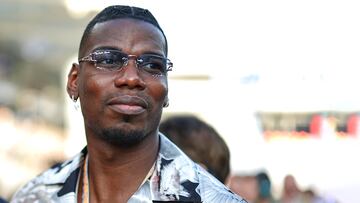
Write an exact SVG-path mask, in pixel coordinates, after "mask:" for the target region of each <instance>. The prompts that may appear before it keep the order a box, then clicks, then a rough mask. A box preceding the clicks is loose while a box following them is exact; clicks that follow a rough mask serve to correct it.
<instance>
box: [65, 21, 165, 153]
mask: <svg viewBox="0 0 360 203" xmlns="http://www.w3.org/2000/svg"><path fill="white" fill-rule="evenodd" d="M108 49H111V50H116V51H120V52H122V53H125V54H128V55H136V56H140V55H142V54H156V55H160V56H164V57H165V39H164V37H163V35H162V34H161V32H160V31H159V30H158V29H157V28H156V27H155V26H153V25H151V24H149V23H147V22H143V21H140V20H134V19H116V20H111V21H106V22H103V23H98V24H96V25H95V27H94V28H93V30H92V31H91V34H90V36H89V38H88V39H87V40H86V42H85V43H84V46H83V47H82V49H81V51H80V58H81V57H84V56H87V55H89V54H90V53H93V52H94V51H95V50H108ZM72 71H75V72H76V71H78V73H77V76H76V77H73V79H71V77H69V80H70V81H69V82H68V89H69V84H70V85H71V84H75V85H74V86H76V89H77V93H78V95H79V98H80V102H81V109H82V113H83V116H84V122H85V129H86V133H87V136H92V135H95V136H97V137H100V138H102V139H104V140H107V141H109V142H114V144H116V143H117V144H120V145H125V146H126V145H128V144H135V143H138V142H140V140H142V139H143V138H145V137H146V136H147V135H149V134H151V133H156V132H157V128H158V124H159V122H160V118H161V114H162V107H163V105H164V102H165V98H166V97H167V91H168V89H167V88H168V87H167V76H166V74H164V75H151V74H149V73H144V70H140V69H138V68H137V66H136V63H135V60H134V59H130V60H129V61H128V64H127V65H126V66H124V67H122V68H120V69H119V70H117V71H111V72H109V71H104V70H101V69H98V68H96V64H94V63H92V62H88V61H86V62H81V63H80V66H79V67H78V68H74V67H73V69H72ZM69 75H71V72H70V74H69ZM75 75H76V74H75ZM70 89H71V88H70ZM129 140H130V141H129Z"/></svg>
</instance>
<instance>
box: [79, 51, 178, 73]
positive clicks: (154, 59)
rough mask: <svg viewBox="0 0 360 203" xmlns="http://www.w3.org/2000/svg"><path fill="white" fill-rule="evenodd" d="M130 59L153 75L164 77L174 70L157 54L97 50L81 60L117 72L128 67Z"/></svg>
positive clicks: (101, 68) (170, 64)
mask: <svg viewBox="0 0 360 203" xmlns="http://www.w3.org/2000/svg"><path fill="white" fill-rule="evenodd" d="M130 59H134V60H135V64H136V67H137V68H139V69H140V70H142V71H145V72H147V73H150V74H152V75H164V74H166V73H167V72H168V71H171V70H172V67H173V63H172V62H171V61H170V60H169V59H168V58H165V57H162V56H160V55H156V54H142V55H140V56H136V55H128V54H125V53H123V52H121V51H117V50H97V51H95V52H93V53H91V54H89V55H88V56H85V57H83V58H81V59H79V63H80V62H92V63H94V65H95V67H96V68H97V69H99V70H103V71H117V70H120V69H121V68H122V67H125V66H127V64H128V63H129V60H130Z"/></svg>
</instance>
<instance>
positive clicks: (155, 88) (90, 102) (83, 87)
mask: <svg viewBox="0 0 360 203" xmlns="http://www.w3.org/2000/svg"><path fill="white" fill-rule="evenodd" d="M166 57H167V41H166V37H165V35H164V32H163V31H162V29H161V28H160V26H159V24H158V23H157V21H156V19H155V18H154V17H153V15H152V14H151V13H150V12H149V11H148V10H144V9H141V8H136V7H128V6H110V7H108V8H105V9H104V10H103V11H101V12H100V13H99V14H98V15H97V16H95V18H94V19H93V20H92V21H91V22H90V23H89V24H88V26H87V27H86V29H85V31H84V34H83V37H82V39H81V42H80V49H79V64H76V63H74V64H73V66H72V68H71V70H70V73H69V75H68V83H67V92H68V94H69V96H70V97H71V98H72V99H73V100H74V101H76V100H77V99H80V104H81V110H82V113H83V117H84V123H85V133H86V139H87V147H86V148H85V149H84V150H82V152H81V153H80V154H78V155H77V156H75V157H74V158H73V159H72V160H69V161H66V162H65V163H63V164H61V165H59V166H55V167H53V168H51V169H49V170H48V171H45V172H44V173H42V174H41V175H40V176H38V177H37V178H35V179H34V180H32V181H31V182H29V183H28V184H27V185H25V186H24V187H23V188H22V189H20V190H19V191H18V192H17V193H16V194H15V195H14V198H13V199H12V202H34V201H36V200H40V202H92V203H93V202H105V203H107V202H130V203H131V202H164V201H165V202H166V201H167V202H214V203H218V202H246V201H245V200H243V199H242V198H241V197H239V196H236V195H234V194H233V193H231V192H230V191H228V190H227V189H226V188H225V187H224V186H223V185H222V184H220V183H219V182H218V181H217V180H216V179H215V178H213V177H212V176H211V175H209V174H208V173H207V172H206V171H205V170H202V169H201V167H199V166H197V165H196V164H194V163H193V162H192V161H191V160H190V159H188V158H187V157H186V156H184V154H183V153H182V152H181V151H180V150H178V149H177V148H176V147H175V146H174V144H172V143H171V142H170V141H169V140H167V139H166V138H165V137H164V136H163V135H161V134H160V133H159V132H158V125H159V122H160V118H161V114H162V108H163V107H166V106H167V105H168V99H167V95H168V85H167V72H168V71H169V70H171V67H172V63H171V62H170V60H169V59H167V58H166Z"/></svg>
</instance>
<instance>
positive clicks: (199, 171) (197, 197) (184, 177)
mask: <svg viewBox="0 0 360 203" xmlns="http://www.w3.org/2000/svg"><path fill="white" fill-rule="evenodd" d="M160 145H161V146H160V153H159V157H158V161H157V171H158V173H157V174H159V176H160V177H158V178H156V179H155V180H157V181H159V180H160V183H159V185H160V186H159V190H156V192H155V193H160V194H158V196H160V199H161V197H165V196H166V197H169V196H175V197H177V198H175V199H180V200H186V201H194V202H204V203H215V202H216V203H217V202H222V203H236V202H240V203H246V201H245V200H244V199H243V198H241V197H239V196H238V195H236V194H234V193H233V192H231V191H230V190H229V189H228V188H227V187H226V186H225V185H223V184H222V183H221V182H220V181H218V180H217V179H216V178H215V177H213V176H212V175H211V174H209V173H208V172H207V171H206V170H205V169H203V168H202V167H201V166H199V165H198V164H196V163H194V162H193V161H192V160H191V159H190V158H189V157H188V156H186V155H185V154H184V153H183V152H182V151H181V150H180V149H179V148H178V147H176V146H175V145H174V144H173V143H172V142H171V141H169V140H168V139H167V138H165V137H164V136H162V135H161V144H160ZM162 200H163V199H162Z"/></svg>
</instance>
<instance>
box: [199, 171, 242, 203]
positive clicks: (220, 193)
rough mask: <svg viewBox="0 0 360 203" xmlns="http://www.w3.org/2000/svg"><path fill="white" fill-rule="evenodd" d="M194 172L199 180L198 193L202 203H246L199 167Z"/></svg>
mask: <svg viewBox="0 0 360 203" xmlns="http://www.w3.org/2000/svg"><path fill="white" fill-rule="evenodd" d="M196 170H197V174H198V178H199V191H200V194H201V199H202V200H203V202H223V203H236V202H240V203H247V201H246V200H245V199H244V198H242V197H240V196H238V195H236V194H235V193H233V192H232V191H231V190H230V189H229V188H227V187H226V186H225V185H224V184H223V183H221V182H220V181H219V180H217V179H216V178H215V177H214V176H212V175H211V174H209V173H208V172H207V171H206V170H205V169H203V168H202V167H201V166H199V165H197V167H196Z"/></svg>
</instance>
